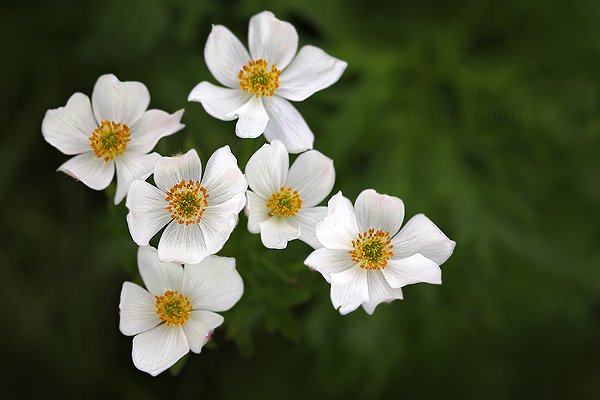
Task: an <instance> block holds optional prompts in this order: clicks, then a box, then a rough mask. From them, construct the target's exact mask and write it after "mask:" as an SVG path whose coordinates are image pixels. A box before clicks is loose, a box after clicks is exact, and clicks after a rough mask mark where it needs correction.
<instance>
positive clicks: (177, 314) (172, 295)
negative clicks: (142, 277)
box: [156, 290, 192, 326]
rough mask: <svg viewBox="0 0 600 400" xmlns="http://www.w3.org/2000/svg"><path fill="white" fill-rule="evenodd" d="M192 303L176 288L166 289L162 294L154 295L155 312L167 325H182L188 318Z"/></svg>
mask: <svg viewBox="0 0 600 400" xmlns="http://www.w3.org/2000/svg"><path fill="white" fill-rule="evenodd" d="M190 312H192V305H191V304H190V301H189V300H188V299H187V297H185V296H184V295H182V294H181V293H179V292H178V291H177V290H175V291H173V290H167V291H166V292H165V294H163V295H162V296H156V313H157V314H158V316H159V317H160V320H161V321H164V322H165V323H166V324H167V326H171V325H175V326H178V325H183V324H185V323H186V322H187V320H188V319H190Z"/></svg>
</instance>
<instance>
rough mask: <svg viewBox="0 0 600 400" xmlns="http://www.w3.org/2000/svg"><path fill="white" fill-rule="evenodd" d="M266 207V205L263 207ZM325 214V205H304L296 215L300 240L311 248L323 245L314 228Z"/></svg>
mask: <svg viewBox="0 0 600 400" xmlns="http://www.w3.org/2000/svg"><path fill="white" fill-rule="evenodd" d="M265 208H266V207H265ZM326 216H327V207H307V208H305V207H304V203H303V204H302V209H300V211H299V212H298V214H297V215H296V217H295V218H296V219H297V220H298V223H299V224H300V238H299V239H300V240H302V241H303V242H304V243H306V244H308V245H309V246H311V247H312V248H313V249H318V248H319V247H323V245H322V244H321V243H319V240H318V239H317V236H316V235H315V228H316V226H317V224H318V223H319V222H321V221H323V219H325V217H326Z"/></svg>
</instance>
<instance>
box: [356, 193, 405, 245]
mask: <svg viewBox="0 0 600 400" xmlns="http://www.w3.org/2000/svg"><path fill="white" fill-rule="evenodd" d="M355 210H356V221H357V222H358V229H359V230H360V231H361V232H367V231H368V230H369V229H375V230H376V231H377V230H382V231H383V232H388V233H389V234H390V236H394V235H395V234H396V232H398V230H399V229H400V226H401V225H402V220H403V219H404V203H403V202H402V200H400V199H399V198H397V197H393V196H388V195H385V194H379V193H377V192H376V191H374V190H373V189H367V190H363V191H362V192H361V194H359V195H358V198H357V199H356V203H355Z"/></svg>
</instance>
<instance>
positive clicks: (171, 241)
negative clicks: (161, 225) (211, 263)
mask: <svg viewBox="0 0 600 400" xmlns="http://www.w3.org/2000/svg"><path fill="white" fill-rule="evenodd" d="M206 256H208V253H207V251H206V244H205V243H204V236H203V235H202V231H201V230H200V226H199V225H198V224H191V225H185V224H179V223H177V222H173V223H171V224H169V225H167V228H166V229H165V231H164V232H163V234H162V236H161V237H160V242H158V257H159V258H160V260H161V261H164V262H177V263H181V264H184V263H185V264H197V263H199V262H200V261H202V260H203V259H204V258H205V257H206Z"/></svg>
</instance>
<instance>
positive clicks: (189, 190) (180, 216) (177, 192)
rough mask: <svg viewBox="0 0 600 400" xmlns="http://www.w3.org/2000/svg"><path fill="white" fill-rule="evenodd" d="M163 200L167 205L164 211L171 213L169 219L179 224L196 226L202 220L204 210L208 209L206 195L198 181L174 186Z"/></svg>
mask: <svg viewBox="0 0 600 400" xmlns="http://www.w3.org/2000/svg"><path fill="white" fill-rule="evenodd" d="M165 200H166V201H167V203H169V205H168V206H167V207H166V210H167V211H169V212H170V213H171V219H174V220H176V221H177V222H178V223H179V224H186V225H190V224H196V223H198V222H200V220H201V219H202V215H203V214H204V210H206V207H208V193H207V192H206V189H205V188H204V187H203V186H201V185H200V182H198V181H195V182H194V181H192V180H189V181H187V182H186V181H185V179H182V180H181V182H179V183H178V184H176V185H174V186H173V187H172V188H171V189H170V190H169V191H168V192H167V197H165Z"/></svg>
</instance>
